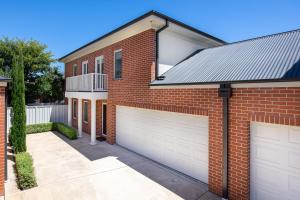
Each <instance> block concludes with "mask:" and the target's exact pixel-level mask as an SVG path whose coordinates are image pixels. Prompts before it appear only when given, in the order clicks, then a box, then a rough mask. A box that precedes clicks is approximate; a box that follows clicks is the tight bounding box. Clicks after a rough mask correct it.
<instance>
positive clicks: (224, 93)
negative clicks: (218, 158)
mask: <svg viewBox="0 0 300 200" xmlns="http://www.w3.org/2000/svg"><path fill="white" fill-rule="evenodd" d="M231 96H232V88H231V85H230V84H220V88H219V97H222V98H223V174H222V199H223V200H227V199H228V127H229V99H230V97H231Z"/></svg>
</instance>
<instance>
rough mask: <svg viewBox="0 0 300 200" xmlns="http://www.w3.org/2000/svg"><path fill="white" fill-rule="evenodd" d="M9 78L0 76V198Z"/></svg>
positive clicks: (2, 190) (2, 187)
mask: <svg viewBox="0 0 300 200" xmlns="http://www.w3.org/2000/svg"><path fill="white" fill-rule="evenodd" d="M9 80H10V79H7V78H4V77H1V76H0V199H1V198H4V180H5V178H6V134H5V133H6V99H5V95H6V89H5V88H6V85H7V82H8V81H9Z"/></svg>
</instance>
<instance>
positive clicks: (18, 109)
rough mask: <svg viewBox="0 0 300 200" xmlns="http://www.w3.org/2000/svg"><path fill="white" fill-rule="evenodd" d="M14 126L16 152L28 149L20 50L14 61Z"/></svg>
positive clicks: (12, 139) (12, 129) (12, 136)
mask: <svg viewBox="0 0 300 200" xmlns="http://www.w3.org/2000/svg"><path fill="white" fill-rule="evenodd" d="M11 103H12V108H13V117H12V128H11V142H12V145H13V146H14V150H15V152H16V153H19V152H25V151H26V132H25V129H26V113H25V84H24V64H23V55H22V52H21V51H19V53H18V55H15V56H14V58H13V61H12V101H11Z"/></svg>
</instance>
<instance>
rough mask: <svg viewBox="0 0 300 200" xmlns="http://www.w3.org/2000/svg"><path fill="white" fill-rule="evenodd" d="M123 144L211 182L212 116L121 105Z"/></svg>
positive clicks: (118, 121)
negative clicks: (209, 172) (210, 127)
mask: <svg viewBox="0 0 300 200" xmlns="http://www.w3.org/2000/svg"><path fill="white" fill-rule="evenodd" d="M116 132H117V135H116V140H117V143H118V144H119V145H121V146H124V147H126V148H128V149H130V150H132V151H135V152H137V153H139V154H141V155H144V156H146V157H148V158H150V159H153V160H155V161H157V162H159V163H162V164H164V165H166V166H169V167H171V168H173V169H175V170H177V171H180V172H182V173H184V174H187V175H189V176H191V177H194V178H196V179H198V180H200V181H202V182H205V183H207V182H208V117H206V116H199V115H189V114H180V113H174V112H164V111H156V110H149V109H140V108H133V107H125V106H117V110H116Z"/></svg>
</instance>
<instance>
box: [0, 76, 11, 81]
mask: <svg viewBox="0 0 300 200" xmlns="http://www.w3.org/2000/svg"><path fill="white" fill-rule="evenodd" d="M9 81H11V78H6V77H4V76H0V82H9Z"/></svg>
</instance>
